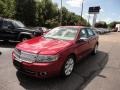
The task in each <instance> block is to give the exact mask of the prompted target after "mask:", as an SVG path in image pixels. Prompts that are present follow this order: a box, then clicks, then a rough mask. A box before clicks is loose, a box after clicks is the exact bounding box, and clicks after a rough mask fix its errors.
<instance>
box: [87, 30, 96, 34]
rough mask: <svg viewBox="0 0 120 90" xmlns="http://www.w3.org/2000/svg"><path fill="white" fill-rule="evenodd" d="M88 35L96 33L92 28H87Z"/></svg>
mask: <svg viewBox="0 0 120 90" xmlns="http://www.w3.org/2000/svg"><path fill="white" fill-rule="evenodd" d="M87 33H88V36H94V35H95V33H94V32H93V31H92V30H91V29H87Z"/></svg>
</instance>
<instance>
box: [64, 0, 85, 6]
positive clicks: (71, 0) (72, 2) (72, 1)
mask: <svg viewBox="0 0 120 90" xmlns="http://www.w3.org/2000/svg"><path fill="white" fill-rule="evenodd" d="M82 1H83V0H67V1H66V3H67V4H68V5H69V6H71V7H81V6H80V4H81V3H82Z"/></svg>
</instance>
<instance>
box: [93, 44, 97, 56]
mask: <svg viewBox="0 0 120 90" xmlns="http://www.w3.org/2000/svg"><path fill="white" fill-rule="evenodd" d="M97 51H98V45H97V44H96V45H95V47H94V49H93V51H92V55H96V54H97Z"/></svg>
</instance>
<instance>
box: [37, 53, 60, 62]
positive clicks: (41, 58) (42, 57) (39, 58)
mask: <svg viewBox="0 0 120 90" xmlns="http://www.w3.org/2000/svg"><path fill="white" fill-rule="evenodd" d="M56 60H58V55H38V56H37V59H36V62H52V61H56Z"/></svg>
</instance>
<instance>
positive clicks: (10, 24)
mask: <svg viewBox="0 0 120 90" xmlns="http://www.w3.org/2000/svg"><path fill="white" fill-rule="evenodd" d="M8 26H13V25H12V23H11V22H9V21H4V23H3V27H8Z"/></svg>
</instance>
